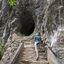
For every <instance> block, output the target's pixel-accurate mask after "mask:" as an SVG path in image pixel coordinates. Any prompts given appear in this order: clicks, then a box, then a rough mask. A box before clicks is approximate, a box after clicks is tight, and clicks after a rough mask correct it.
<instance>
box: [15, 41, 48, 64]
mask: <svg viewBox="0 0 64 64" xmlns="http://www.w3.org/2000/svg"><path fill="white" fill-rule="evenodd" d="M23 42H24V49H23V51H21V54H20V55H19V57H18V59H17V61H16V62H15V64H49V63H48V61H47V57H46V56H47V55H46V52H45V50H44V49H43V47H41V46H39V45H38V52H39V58H38V60H36V52H35V47H34V45H33V40H30V41H29V40H26V41H23Z"/></svg>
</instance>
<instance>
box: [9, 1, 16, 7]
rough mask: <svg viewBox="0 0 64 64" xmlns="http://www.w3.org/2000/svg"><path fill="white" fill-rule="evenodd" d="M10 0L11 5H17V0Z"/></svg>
mask: <svg viewBox="0 0 64 64" xmlns="http://www.w3.org/2000/svg"><path fill="white" fill-rule="evenodd" d="M8 2H9V5H10V6H11V7H15V6H16V0H8Z"/></svg>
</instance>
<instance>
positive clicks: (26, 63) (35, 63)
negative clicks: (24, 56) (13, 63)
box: [20, 60, 49, 64]
mask: <svg viewBox="0 0 64 64" xmlns="http://www.w3.org/2000/svg"><path fill="white" fill-rule="evenodd" d="M20 64H49V63H48V61H44V60H43V61H31V62H30V61H21V63H20Z"/></svg>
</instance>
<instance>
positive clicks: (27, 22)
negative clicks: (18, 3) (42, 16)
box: [20, 11, 35, 36]
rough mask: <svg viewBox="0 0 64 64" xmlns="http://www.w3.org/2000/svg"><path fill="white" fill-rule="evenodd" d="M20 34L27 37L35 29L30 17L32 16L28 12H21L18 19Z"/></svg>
mask: <svg viewBox="0 0 64 64" xmlns="http://www.w3.org/2000/svg"><path fill="white" fill-rule="evenodd" d="M20 24H21V28H20V33H21V34H23V35H25V36H29V35H31V34H32V33H33V31H34V29H35V22H34V19H33V17H32V14H31V13H30V12H29V11H23V12H22V16H21V17H20Z"/></svg>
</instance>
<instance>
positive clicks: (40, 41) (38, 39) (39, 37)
mask: <svg viewBox="0 0 64 64" xmlns="http://www.w3.org/2000/svg"><path fill="white" fill-rule="evenodd" d="M34 42H35V43H34V46H35V52H36V60H38V58H39V56H38V50H37V45H38V44H41V43H42V39H41V35H40V32H38V33H36V34H35V36H34Z"/></svg>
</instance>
